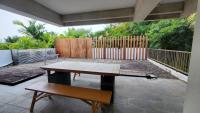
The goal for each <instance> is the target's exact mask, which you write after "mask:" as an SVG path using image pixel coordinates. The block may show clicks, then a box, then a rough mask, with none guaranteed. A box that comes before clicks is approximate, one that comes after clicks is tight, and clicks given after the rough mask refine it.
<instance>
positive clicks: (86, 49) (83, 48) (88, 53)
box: [55, 38, 92, 58]
mask: <svg viewBox="0 0 200 113" xmlns="http://www.w3.org/2000/svg"><path fill="white" fill-rule="evenodd" d="M55 46H56V52H57V54H59V56H60V57H68V58H92V39H91V38H77V39H70V38H64V39H57V40H56V44H55Z"/></svg>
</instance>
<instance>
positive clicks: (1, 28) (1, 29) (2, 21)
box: [0, 9, 107, 42]
mask: <svg viewBox="0 0 200 113" xmlns="http://www.w3.org/2000/svg"><path fill="white" fill-rule="evenodd" d="M0 17H1V18H0V42H4V39H5V38H6V37H7V36H22V34H21V33H19V32H18V29H19V27H18V26H16V25H14V24H13V21H14V20H20V21H22V22H24V23H25V24H26V23H27V22H28V21H29V20H31V19H30V18H28V17H25V16H21V15H18V14H15V13H12V12H8V11H5V10H1V9H0ZM38 23H42V24H45V28H46V30H47V31H49V32H50V31H54V32H56V33H63V32H64V31H66V30H67V29H68V28H71V27H58V26H55V25H51V24H48V23H44V22H41V21H38ZM106 26H107V25H106V24H99V25H84V26H73V28H75V29H79V28H84V29H90V30H91V31H92V32H95V31H100V30H103V29H104V28H105V27H106Z"/></svg>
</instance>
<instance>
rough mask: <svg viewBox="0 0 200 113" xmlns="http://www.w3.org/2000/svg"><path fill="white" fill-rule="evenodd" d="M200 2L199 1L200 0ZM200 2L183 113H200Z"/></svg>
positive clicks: (199, 3)
mask: <svg viewBox="0 0 200 113" xmlns="http://www.w3.org/2000/svg"><path fill="white" fill-rule="evenodd" d="M198 1H199V0H198ZM199 106H200V2H198V9H197V20H196V24H195V29H194V37H193V45H192V53H191V60H190V71H189V79H188V88H187V93H186V97H185V103H184V109H183V113H199V112H200V107H199Z"/></svg>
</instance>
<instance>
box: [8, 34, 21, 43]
mask: <svg viewBox="0 0 200 113" xmlns="http://www.w3.org/2000/svg"><path fill="white" fill-rule="evenodd" d="M19 38H20V37H19V36H8V37H7V38H6V39H5V41H6V42H7V43H15V42H17V40H19Z"/></svg>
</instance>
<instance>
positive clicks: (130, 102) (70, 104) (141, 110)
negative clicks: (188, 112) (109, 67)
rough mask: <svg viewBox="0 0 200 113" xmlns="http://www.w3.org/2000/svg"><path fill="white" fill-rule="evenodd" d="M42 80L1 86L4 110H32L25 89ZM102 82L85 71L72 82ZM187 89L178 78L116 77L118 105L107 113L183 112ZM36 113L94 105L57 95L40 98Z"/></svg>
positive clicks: (64, 112)
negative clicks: (49, 98)
mask: <svg viewBox="0 0 200 113" xmlns="http://www.w3.org/2000/svg"><path fill="white" fill-rule="evenodd" d="M39 81H44V82H47V77H46V76H45V75H44V76H41V77H38V78H35V79H33V80H30V81H27V82H24V83H22V84H19V85H16V86H5V85H0V113H29V107H30V103H31V99H32V92H30V91H25V90H24V88H25V87H26V86H28V85H31V84H34V83H36V82H39ZM99 83H100V79H99V76H94V75H83V74H82V75H81V76H80V77H77V79H76V80H75V81H73V82H72V85H76V86H81V87H91V88H99ZM185 89H186V84H185V83H183V82H182V81H179V80H176V79H157V80H147V79H144V78H131V77H116V83H115V98H114V104H113V105H112V106H110V107H109V109H108V108H107V109H106V110H105V111H104V112H103V113H182V108H183V102H184V94H185ZM34 113H91V108H90V106H88V105H87V104H85V103H83V102H82V101H80V100H77V99H70V98H64V97H58V96H53V100H48V99H46V98H45V99H43V100H40V101H38V102H37V103H36V106H35V109H34Z"/></svg>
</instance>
